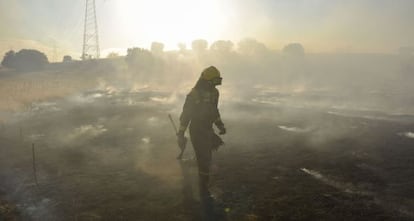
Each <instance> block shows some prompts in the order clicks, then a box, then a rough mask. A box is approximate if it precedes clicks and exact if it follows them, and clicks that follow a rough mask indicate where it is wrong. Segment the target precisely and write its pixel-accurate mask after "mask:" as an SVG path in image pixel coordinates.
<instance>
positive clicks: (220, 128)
mask: <svg viewBox="0 0 414 221" xmlns="http://www.w3.org/2000/svg"><path fill="white" fill-rule="evenodd" d="M219 134H220V135H224V134H226V128H225V127H224V126H222V127H219Z"/></svg>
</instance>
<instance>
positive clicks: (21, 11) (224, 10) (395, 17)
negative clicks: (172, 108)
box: [0, 0, 414, 57]
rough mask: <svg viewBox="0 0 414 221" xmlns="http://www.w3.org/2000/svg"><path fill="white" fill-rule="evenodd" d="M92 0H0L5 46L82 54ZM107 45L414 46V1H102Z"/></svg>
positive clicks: (0, 41) (0, 46)
mask: <svg viewBox="0 0 414 221" xmlns="http://www.w3.org/2000/svg"><path fill="white" fill-rule="evenodd" d="M84 4H85V0H59V1H58V0H0V53H4V51H5V50H8V49H10V48H13V49H15V50H18V49H20V48H21V47H35V48H39V49H41V50H44V51H45V52H46V53H47V54H48V55H49V57H50V56H52V54H53V52H54V51H53V48H54V47H56V51H57V53H58V54H59V55H60V54H62V53H72V54H74V55H76V54H80V51H81V45H82V32H83V19H84V18H83V17H84ZM96 4H97V10H98V25H99V34H100V40H101V41H100V44H101V48H102V50H103V51H104V53H105V51H111V50H115V48H127V47H131V46H138V47H145V48H149V47H150V44H151V42H152V41H158V42H163V43H164V44H165V45H166V48H167V49H175V48H176V45H177V43H179V42H183V43H187V45H190V42H191V41H192V40H193V39H197V38H202V39H206V40H208V41H209V42H210V43H211V42H212V41H215V40H218V39H224V40H232V41H234V42H237V41H239V40H240V39H243V38H255V39H257V40H259V41H261V42H263V43H265V44H266V45H267V46H268V47H270V48H273V49H280V48H282V47H283V45H285V44H287V43H290V42H300V43H302V44H303V45H304V47H305V49H306V50H307V51H311V52H333V51H350V52H385V53H388V52H389V53H393V52H395V51H396V50H397V49H398V48H399V47H400V46H413V45H414V25H413V21H414V13H413V9H414V1H413V0H208V1H207V0H204V1H201V0H151V1H149V0H145V1H144V0H96Z"/></svg>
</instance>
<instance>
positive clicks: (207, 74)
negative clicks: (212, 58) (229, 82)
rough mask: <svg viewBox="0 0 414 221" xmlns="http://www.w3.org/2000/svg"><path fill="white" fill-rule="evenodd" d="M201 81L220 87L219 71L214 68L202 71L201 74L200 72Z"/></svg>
mask: <svg viewBox="0 0 414 221" xmlns="http://www.w3.org/2000/svg"><path fill="white" fill-rule="evenodd" d="M201 79H204V80H206V81H210V82H212V83H213V84H214V85H220V84H221V81H222V78H221V76H220V71H219V70H218V69H217V68H216V67H214V66H210V67H208V68H206V69H204V70H203V72H201Z"/></svg>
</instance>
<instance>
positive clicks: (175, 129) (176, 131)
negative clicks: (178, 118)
mask: <svg viewBox="0 0 414 221" xmlns="http://www.w3.org/2000/svg"><path fill="white" fill-rule="evenodd" d="M168 118H170V121H171V124H172V126H173V127H174V131H175V134H177V133H178V130H177V126H175V123H174V120H173V119H172V117H171V114H168Z"/></svg>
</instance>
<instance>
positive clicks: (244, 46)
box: [237, 38, 268, 56]
mask: <svg viewBox="0 0 414 221" xmlns="http://www.w3.org/2000/svg"><path fill="white" fill-rule="evenodd" d="M237 46H238V51H239V52H240V53H241V54H243V55H249V56H256V55H265V54H266V53H267V52H268V49H267V47H266V45H264V44H263V43H261V42H259V41H257V40H256V39H250V38H247V39H243V40H241V41H240V42H239V43H238V45H237Z"/></svg>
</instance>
